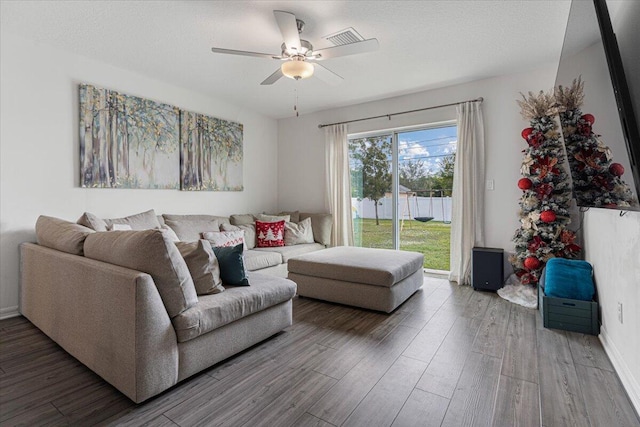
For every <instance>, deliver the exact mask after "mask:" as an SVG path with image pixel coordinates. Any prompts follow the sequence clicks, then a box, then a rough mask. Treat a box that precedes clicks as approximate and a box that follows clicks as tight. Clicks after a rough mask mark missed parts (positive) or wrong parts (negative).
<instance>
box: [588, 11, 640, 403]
mask: <svg viewBox="0 0 640 427" xmlns="http://www.w3.org/2000/svg"><path fill="white" fill-rule="evenodd" d="M607 3H609V6H610V7H611V6H614V4H611V3H614V2H611V1H608V2H607ZM615 3H618V4H617V6H618V9H617V10H616V12H617V13H616V14H615V15H614V14H613V13H612V21H613V27H614V31H615V32H616V35H617V38H618V43H619V44H620V49H621V50H628V51H627V54H626V55H625V57H626V58H627V59H632V58H634V59H635V62H626V63H625V64H624V67H625V74H626V77H627V83H628V85H629V89H630V92H631V93H632V94H635V95H634V97H633V100H634V103H635V102H637V101H638V99H640V56H638V55H637V52H638V50H639V49H638V45H637V29H638V25H640V2H615ZM630 52H636V54H635V55H633V54H630ZM587 85H588V82H587V83H585V91H586V89H587ZM593 96H594V97H596V99H598V98H597V97H598V94H594V95H593ZM597 107H598V106H597V105H594V106H593V108H594V109H595V108H597ZM634 109H635V113H636V116H638V115H639V114H640V111H639V110H640V105H638V104H634ZM594 115H595V117H596V122H595V125H594V130H595V131H596V132H598V133H601V132H602V131H601V130H600V128H598V117H599V114H595V113H594ZM639 124H640V123H639ZM604 136H606V135H605V134H604V133H603V137H604ZM603 139H604V141H605V142H608V141H609V139H608V138H603ZM615 161H618V159H617V158H616V159H615ZM623 178H625V179H626V180H630V179H631V175H630V174H629V173H625V175H624V176H623ZM584 218H585V219H584V229H583V230H584V239H585V245H584V249H585V255H586V260H587V261H589V262H591V263H592V264H593V272H594V275H595V280H596V286H597V288H598V296H599V298H600V314H601V321H602V329H601V331H600V340H601V341H602V343H603V345H604V348H605V350H606V352H607V354H608V355H609V358H610V359H611V361H612V362H613V366H614V367H615V369H616V372H617V373H618V376H619V377H620V380H621V381H622V384H623V385H624V387H625V389H626V391H627V393H628V394H629V397H630V398H631V401H632V403H633V405H634V406H635V408H636V411H638V412H639V413H640V362H639V360H640V358H639V356H638V355H639V354H640V332H639V331H640V310H639V309H638V307H640V212H627V213H626V214H625V215H624V216H623V217H620V215H619V211H615V210H614V211H611V210H608V209H589V210H588V211H587V212H586V213H585V214H584ZM619 302H621V303H622V311H623V313H622V314H623V318H622V320H623V321H622V323H620V322H619V321H618V303H619Z"/></svg>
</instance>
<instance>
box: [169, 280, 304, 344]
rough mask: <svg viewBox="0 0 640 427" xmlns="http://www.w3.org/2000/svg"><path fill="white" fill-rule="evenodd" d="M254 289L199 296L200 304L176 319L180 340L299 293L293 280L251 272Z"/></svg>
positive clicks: (232, 290) (197, 334) (251, 287)
mask: <svg viewBox="0 0 640 427" xmlns="http://www.w3.org/2000/svg"><path fill="white" fill-rule="evenodd" d="M249 278H250V280H251V286H247V287H234V288H228V289H227V290H226V291H224V292H223V293H221V294H217V295H205V296H203V297H200V300H199V301H198V304H196V305H195V306H193V307H191V308H190V309H189V310H186V311H184V312H183V313H181V314H180V315H178V316H176V317H175V318H174V319H173V326H174V328H175V330H176V334H177V335H178V341H179V342H184V341H188V340H191V339H193V338H195V337H198V336H200V335H202V334H205V333H207V332H209V331H212V330H214V329H216V328H219V327H221V326H223V325H226V324H228V323H231V322H233V321H235V320H238V319H241V318H243V317H246V316H249V315H251V314H253V313H256V312H258V311H261V310H264V309H266V308H269V307H272V306H274V305H277V304H280V303H282V302H285V301H288V300H290V299H291V298H293V296H294V295H295V293H296V284H295V283H293V282H292V281H291V280H288V279H283V278H281V277H276V276H271V275H268V274H260V273H250V277H249Z"/></svg>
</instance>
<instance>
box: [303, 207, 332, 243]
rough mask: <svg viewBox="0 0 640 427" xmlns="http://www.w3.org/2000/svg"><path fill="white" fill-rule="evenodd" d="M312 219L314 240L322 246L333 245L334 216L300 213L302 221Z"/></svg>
mask: <svg viewBox="0 0 640 427" xmlns="http://www.w3.org/2000/svg"><path fill="white" fill-rule="evenodd" d="M306 218H311V228H312V229H313V239H314V240H315V241H316V242H318V243H320V244H321V245H325V246H330V245H331V230H332V229H333V216H332V215H331V214H326V213H320V214H315V213H305V212H300V220H303V219H306Z"/></svg>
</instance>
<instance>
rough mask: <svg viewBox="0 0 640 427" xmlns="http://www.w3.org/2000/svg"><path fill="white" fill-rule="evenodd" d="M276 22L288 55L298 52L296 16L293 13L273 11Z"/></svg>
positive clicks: (298, 39) (298, 34) (298, 40)
mask: <svg viewBox="0 0 640 427" xmlns="http://www.w3.org/2000/svg"><path fill="white" fill-rule="evenodd" d="M273 14H274V16H275V17H276V22H277V23H278V27H279V28H280V32H281V33H282V39H283V41H284V45H285V46H286V47H287V50H288V51H289V53H290V54H295V53H298V52H300V33H298V24H297V23H296V16H295V15H294V14H293V13H289V12H284V11H282V10H274V11H273Z"/></svg>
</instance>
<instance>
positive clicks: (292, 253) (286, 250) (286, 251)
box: [245, 242, 325, 262]
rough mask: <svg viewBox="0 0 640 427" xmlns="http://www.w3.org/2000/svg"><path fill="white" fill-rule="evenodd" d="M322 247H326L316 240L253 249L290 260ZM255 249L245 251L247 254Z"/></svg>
mask: <svg viewBox="0 0 640 427" xmlns="http://www.w3.org/2000/svg"><path fill="white" fill-rule="evenodd" d="M321 249H325V247H324V246H323V245H321V244H320V243H315V242H314V243H304V244H300V245H294V246H280V247H278V248H255V249H254V250H253V251H255V252H258V253H276V254H278V255H280V258H281V259H282V261H281V262H289V260H290V259H291V258H293V257H296V256H298V255H302V254H308V253H309V252H315V251H319V250H321ZM253 251H248V252H246V253H245V255H246V254H248V253H249V252H253Z"/></svg>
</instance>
